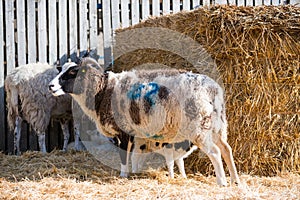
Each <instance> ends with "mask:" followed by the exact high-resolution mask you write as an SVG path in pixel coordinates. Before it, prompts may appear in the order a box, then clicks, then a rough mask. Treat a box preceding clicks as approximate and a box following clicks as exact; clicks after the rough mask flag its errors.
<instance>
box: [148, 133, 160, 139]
mask: <svg viewBox="0 0 300 200" xmlns="http://www.w3.org/2000/svg"><path fill="white" fill-rule="evenodd" d="M145 135H146V137H147V138H150V139H154V140H162V139H164V136H163V135H157V134H155V135H153V136H150V134H149V133H146V134H145Z"/></svg>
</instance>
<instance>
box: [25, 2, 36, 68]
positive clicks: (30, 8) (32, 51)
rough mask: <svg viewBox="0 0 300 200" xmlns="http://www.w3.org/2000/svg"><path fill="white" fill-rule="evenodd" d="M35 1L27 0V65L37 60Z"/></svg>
mask: <svg viewBox="0 0 300 200" xmlns="http://www.w3.org/2000/svg"><path fill="white" fill-rule="evenodd" d="M35 15H36V14H35V0H27V27H30V28H28V29H27V41H30V42H28V44H27V46H28V63H35V62H36V60H37V59H36V58H37V55H36V54H37V46H36V16H35Z"/></svg>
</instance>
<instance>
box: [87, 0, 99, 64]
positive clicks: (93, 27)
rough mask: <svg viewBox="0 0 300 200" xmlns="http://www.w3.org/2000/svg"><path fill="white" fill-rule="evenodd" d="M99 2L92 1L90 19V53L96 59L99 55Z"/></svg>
mask: <svg viewBox="0 0 300 200" xmlns="http://www.w3.org/2000/svg"><path fill="white" fill-rule="evenodd" d="M97 16H98V15H97V0H90V2H89V19H90V26H89V29H90V40H89V41H90V44H89V46H90V51H91V54H92V57H94V58H95V59H97V58H96V55H97V43H98V38H97V30H98V29H97V28H98V27H97V26H98V17H97Z"/></svg>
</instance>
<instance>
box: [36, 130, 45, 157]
mask: <svg viewBox="0 0 300 200" xmlns="http://www.w3.org/2000/svg"><path fill="white" fill-rule="evenodd" d="M37 135H38V142H39V148H40V151H41V152H43V153H47V150H46V141H45V140H46V133H45V132H42V133H37Z"/></svg>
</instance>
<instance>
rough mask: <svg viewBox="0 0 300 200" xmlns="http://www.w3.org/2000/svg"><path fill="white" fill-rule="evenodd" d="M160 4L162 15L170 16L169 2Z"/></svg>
mask: <svg viewBox="0 0 300 200" xmlns="http://www.w3.org/2000/svg"><path fill="white" fill-rule="evenodd" d="M162 4H163V6H162V11H163V15H166V14H170V0H163V3H162Z"/></svg>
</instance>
